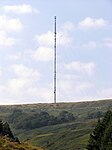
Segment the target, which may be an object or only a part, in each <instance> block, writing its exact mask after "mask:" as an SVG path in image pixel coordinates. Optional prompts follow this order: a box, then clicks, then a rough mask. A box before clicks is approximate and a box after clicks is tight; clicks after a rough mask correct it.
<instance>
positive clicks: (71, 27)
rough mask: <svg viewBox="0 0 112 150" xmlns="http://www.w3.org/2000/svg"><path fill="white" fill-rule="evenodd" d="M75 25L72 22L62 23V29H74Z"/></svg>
mask: <svg viewBox="0 0 112 150" xmlns="http://www.w3.org/2000/svg"><path fill="white" fill-rule="evenodd" d="M74 28H75V25H74V24H73V23H72V22H66V23H64V24H63V25H62V27H61V30H63V31H64V32H66V31H72V30H74Z"/></svg>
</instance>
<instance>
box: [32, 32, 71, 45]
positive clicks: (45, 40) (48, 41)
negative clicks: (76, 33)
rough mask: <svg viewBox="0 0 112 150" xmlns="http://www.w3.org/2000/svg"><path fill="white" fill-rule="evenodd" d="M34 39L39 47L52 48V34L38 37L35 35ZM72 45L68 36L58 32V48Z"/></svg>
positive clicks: (65, 33) (48, 33)
mask: <svg viewBox="0 0 112 150" xmlns="http://www.w3.org/2000/svg"><path fill="white" fill-rule="evenodd" d="M35 39H36V41H37V43H38V44H39V45H40V46H47V47H48V46H49V47H51V46H52V47H53V43H54V33H53V32H51V31H48V32H47V33H43V34H40V35H36V36H35ZM71 43H72V38H71V37H70V36H69V35H68V33H67V32H63V31H62V32H58V33H57V45H58V46H67V45H69V44H71Z"/></svg>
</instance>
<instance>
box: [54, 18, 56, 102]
mask: <svg viewBox="0 0 112 150" xmlns="http://www.w3.org/2000/svg"><path fill="white" fill-rule="evenodd" d="M54 103H56V16H55V17H54Z"/></svg>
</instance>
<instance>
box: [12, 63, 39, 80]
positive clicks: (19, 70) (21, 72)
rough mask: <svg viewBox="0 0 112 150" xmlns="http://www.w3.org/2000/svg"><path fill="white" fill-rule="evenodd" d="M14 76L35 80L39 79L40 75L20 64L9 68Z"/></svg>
mask: <svg viewBox="0 0 112 150" xmlns="http://www.w3.org/2000/svg"><path fill="white" fill-rule="evenodd" d="M11 68H12V70H13V72H14V73H15V75H16V76H18V77H22V78H37V79H40V76H41V74H40V73H39V72H38V71H37V70H35V69H32V68H29V67H26V66H24V65H22V64H15V65H12V66H11Z"/></svg>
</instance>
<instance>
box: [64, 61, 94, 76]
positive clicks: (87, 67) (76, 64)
mask: <svg viewBox="0 0 112 150" xmlns="http://www.w3.org/2000/svg"><path fill="white" fill-rule="evenodd" d="M65 68H66V69H67V70H72V71H76V72H86V73H87V74H88V75H92V74H93V73H94V68H95V64H94V62H88V63H83V62H80V61H73V62H71V63H69V64H65Z"/></svg>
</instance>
